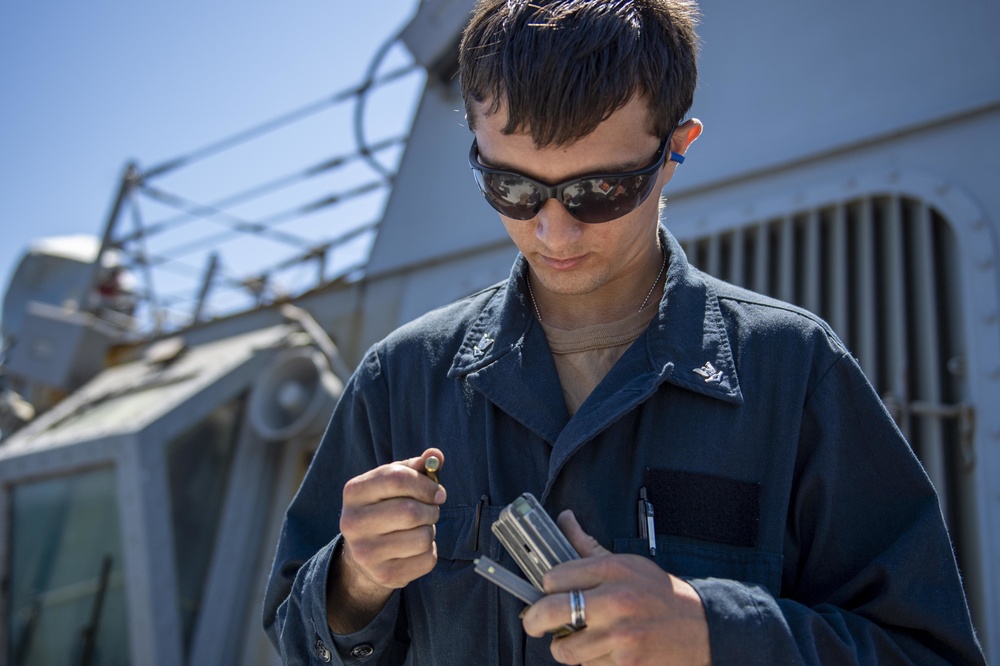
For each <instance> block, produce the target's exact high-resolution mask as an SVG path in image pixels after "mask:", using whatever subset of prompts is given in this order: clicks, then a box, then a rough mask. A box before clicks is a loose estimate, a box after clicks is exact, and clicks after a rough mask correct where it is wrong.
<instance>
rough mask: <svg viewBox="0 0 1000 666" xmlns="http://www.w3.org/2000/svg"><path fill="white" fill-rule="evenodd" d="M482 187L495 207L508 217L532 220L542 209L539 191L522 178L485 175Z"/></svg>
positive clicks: (481, 180)
mask: <svg viewBox="0 0 1000 666" xmlns="http://www.w3.org/2000/svg"><path fill="white" fill-rule="evenodd" d="M480 186H481V187H482V190H483V194H485V195H486V198H487V200H488V201H489V202H490V203H491V204H492V205H493V207H494V208H496V209H497V210H498V211H500V212H501V213H503V214H504V215H506V216H507V217H512V218H514V219H517V220H530V219H531V218H533V217H534V216H535V215H536V214H537V213H538V209H539V208H540V207H541V206H540V199H541V194H540V193H539V191H538V189H537V188H536V187H535V186H534V185H532V184H531V183H530V182H528V181H527V180H525V179H524V178H521V177H520V176H517V175H514V174H490V173H483V174H481V176H480Z"/></svg>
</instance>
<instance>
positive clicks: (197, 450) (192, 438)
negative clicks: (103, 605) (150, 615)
mask: <svg viewBox="0 0 1000 666" xmlns="http://www.w3.org/2000/svg"><path fill="white" fill-rule="evenodd" d="M242 406H243V400H242V399H239V400H236V401H233V402H230V403H228V404H225V405H223V406H221V407H219V408H218V409H216V410H215V411H214V412H213V413H212V414H211V415H209V417H208V418H207V419H205V420H204V421H202V422H201V423H199V424H198V425H196V426H195V427H194V428H192V429H190V430H188V431H187V432H185V433H184V434H183V435H181V436H180V437H178V438H177V439H175V440H174V441H172V442H170V444H168V445H167V450H166V457H167V476H168V480H169V486H170V513H171V518H172V521H173V525H172V527H173V537H174V539H173V540H174V560H175V562H176V563H177V590H178V597H179V601H180V605H181V607H180V613H181V615H180V617H181V628H182V630H183V636H184V649H185V652H187V651H189V650H190V648H191V641H192V639H193V637H194V628H195V623H196V622H197V620H198V609H199V606H200V605H201V596H202V592H203V591H204V587H205V577H206V575H207V574H208V569H209V565H210V564H211V561H212V547H213V545H214V544H215V536H216V533H217V532H218V526H219V517H220V515H221V514H222V502H223V499H224V498H225V495H226V481H227V479H228V477H229V469H230V463H231V461H232V457H233V455H232V454H233V450H234V448H235V444H236V438H237V435H238V426H239V423H240V417H241V414H242Z"/></svg>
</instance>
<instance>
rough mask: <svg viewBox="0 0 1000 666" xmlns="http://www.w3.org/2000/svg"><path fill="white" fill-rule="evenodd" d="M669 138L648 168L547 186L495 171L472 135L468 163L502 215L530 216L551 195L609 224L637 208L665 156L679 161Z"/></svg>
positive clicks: (590, 219) (585, 217) (579, 214)
mask: <svg viewBox="0 0 1000 666" xmlns="http://www.w3.org/2000/svg"><path fill="white" fill-rule="evenodd" d="M669 144H670V136H667V137H666V138H665V139H663V141H662V142H661V143H660V148H659V150H657V151H656V155H655V156H654V157H653V161H652V162H651V163H650V165H649V166H645V167H643V168H641V169H638V170H636V171H623V172H622V173H600V174H598V173H595V174H591V175H589V176H581V177H580V178H573V179H571V180H567V181H564V182H562V183H557V184H555V185H546V184H545V183H541V182H539V181H537V180H535V179H534V178H529V177H528V176H525V175H524V174H521V173H518V172H516V171H506V170H504V169H493V168H491V167H488V166H484V165H483V164H482V163H481V162H480V161H479V146H478V145H477V144H476V141H475V139H473V141H472V148H471V149H470V150H469V166H471V167H472V175H473V176H474V177H475V179H476V184H478V185H479V190H480V191H481V192H482V193H483V196H484V197H485V198H486V201H487V202H488V203H489V204H490V205H491V206H493V208H494V209H496V211H497V212H498V213H500V214H501V215H503V216H504V217H510V218H513V219H515V220H530V219H531V218H533V217H535V216H536V215H538V211H540V210H541V209H542V206H543V205H544V204H545V202H546V201H548V200H549V199H556V200H557V201H559V202H561V203H562V205H563V206H565V207H566V210H567V211H568V212H569V214H570V215H572V216H573V217H574V218H576V219H577V220H579V221H580V222H586V223H588V224H597V223H599V222H610V221H611V220H614V219H617V218H619V217H621V216H623V215H625V214H627V213H631V212H632V211H633V210H635V209H636V208H638V207H639V206H640V205H641V204H642V202H643V201H645V200H646V197H648V196H649V194H650V192H652V191H653V186H654V185H655V184H656V177H655V174H656V172H657V171H659V169H660V167H662V166H663V163H664V162H665V161H666V159H667V154H668V153H669V155H670V159H671V160H672V161H674V162H677V163H678V164H680V163H682V162H683V161H684V156H683V155H680V154H678V153H675V152H671V151H668V150H667V146H668V145H669Z"/></svg>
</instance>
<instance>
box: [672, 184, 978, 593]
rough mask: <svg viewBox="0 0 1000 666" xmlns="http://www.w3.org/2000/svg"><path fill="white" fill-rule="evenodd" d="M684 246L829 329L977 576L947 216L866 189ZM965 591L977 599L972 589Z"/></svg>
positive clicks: (707, 264) (703, 262)
mask: <svg viewBox="0 0 1000 666" xmlns="http://www.w3.org/2000/svg"><path fill="white" fill-rule="evenodd" d="M681 244H682V246H683V247H684V250H685V252H687V254H688V257H689V258H690V260H691V262H692V263H693V264H694V265H696V266H698V267H699V268H701V269H703V270H705V271H706V272H708V273H711V274H712V275H715V276H717V277H720V278H722V279H723V280H726V281H728V282H732V283H734V284H737V285H741V286H744V287H748V288H750V289H753V290H754V291H758V292H761V293H765V294H768V295H771V296H774V297H777V298H780V299H782V300H785V301H789V302H792V303H795V304H797V305H800V306H802V307H805V308H807V309H809V310H811V311H813V312H815V313H817V314H819V315H820V316H822V317H823V318H824V319H826V320H827V321H828V322H829V323H830V324H831V325H832V326H833V328H834V330H835V331H836V332H837V333H838V335H840V337H841V339H842V340H843V341H844V343H845V344H846V345H847V347H848V349H849V350H850V351H851V353H853V354H854V355H855V356H856V357H857V358H858V359H859V361H860V363H861V366H862V368H863V369H864V371H865V374H867V375H868V378H869V379H870V380H871V382H872V384H873V385H874V386H875V388H876V390H877V391H878V392H879V394H880V395H881V396H882V398H883V400H884V402H885V403H886V406H887V407H888V408H889V411H890V412H891V413H892V414H893V417H894V418H895V419H896V422H897V423H898V424H899V427H900V429H901V430H902V431H903V433H904V434H905V435H906V437H907V439H908V440H909V441H910V443H911V445H912V446H913V449H914V451H915V452H916V453H917V455H918V456H919V457H920V459H921V461H922V462H923V464H924V466H925V467H926V469H927V472H928V474H929V475H930V477H931V479H932V481H933V482H934V485H935V487H936V488H937V489H938V492H939V494H940V497H941V503H942V508H943V509H944V512H945V516H946V519H947V520H948V522H949V527H950V529H951V533H952V538H953V539H954V540H955V542H956V550H957V552H958V558H959V564H960V566H961V567H962V569H963V571H965V572H966V573H967V574H969V573H972V572H977V573H978V571H977V570H978V566H977V563H976V562H972V561H969V560H968V559H967V558H966V557H963V556H964V555H968V557H969V558H971V557H973V553H976V552H978V546H977V544H976V542H975V540H976V538H977V536H976V534H977V532H976V527H975V513H974V509H975V503H974V498H973V485H972V483H971V475H970V472H971V468H972V465H973V464H974V463H975V460H974V457H973V440H972V437H973V428H974V411H973V409H972V406H971V405H969V404H967V403H966V402H965V393H966V391H965V381H964V374H965V360H964V359H965V350H964V348H963V344H964V343H963V339H964V338H963V332H962V330H961V307H962V304H961V298H960V297H961V292H960V289H959V284H958V272H957V264H956V261H957V250H956V241H955V238H954V235H953V232H952V230H951V228H950V225H949V223H948V222H947V221H946V220H945V219H944V217H943V216H942V215H941V214H940V213H939V212H938V211H936V210H935V209H933V208H932V207H930V206H928V205H927V204H926V203H924V202H922V201H920V200H917V199H914V198H909V197H901V196H895V195H887V196H872V197H864V198H859V199H853V200H849V201H843V202H837V203H833V204H830V205H826V206H821V207H818V208H814V209H810V210H802V211H797V212H794V213H791V214H789V215H787V216H783V217H780V218H772V219H766V220H758V221H756V222H753V223H751V224H748V225H745V226H742V227H738V228H733V229H729V230H726V231H723V232H721V233H715V234H712V235H709V236H703V237H697V238H687V239H681ZM889 473H891V471H889ZM977 577H978V576H977ZM967 578H968V576H967ZM968 591H969V593H970V601H972V602H973V605H976V604H975V601H976V599H975V597H977V596H978V591H977V590H971V589H970V590H968Z"/></svg>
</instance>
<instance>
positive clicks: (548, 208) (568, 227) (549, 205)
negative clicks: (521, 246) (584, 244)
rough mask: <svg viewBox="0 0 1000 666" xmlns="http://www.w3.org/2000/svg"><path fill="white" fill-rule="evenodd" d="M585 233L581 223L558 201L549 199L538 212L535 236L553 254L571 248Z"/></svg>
mask: <svg viewBox="0 0 1000 666" xmlns="http://www.w3.org/2000/svg"><path fill="white" fill-rule="evenodd" d="M582 233H583V222H580V221H579V220H577V219H576V218H574V217H573V216H572V215H570V214H569V211H567V210H566V207H565V206H563V205H562V204H561V203H559V201H558V200H557V199H549V200H548V201H546V202H545V203H544V204H543V205H542V209H541V210H540V211H538V215H537V216H536V223H535V235H536V236H537V237H538V240H540V241H542V243H543V244H544V245H545V247H547V248H548V249H549V250H552V251H553V253H555V254H558V252H559V251H560V250H562V249H565V248H570V247H572V246H573V244H574V243H575V242H576V241H577V239H578V238H579V237H580V236H581V235H582Z"/></svg>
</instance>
